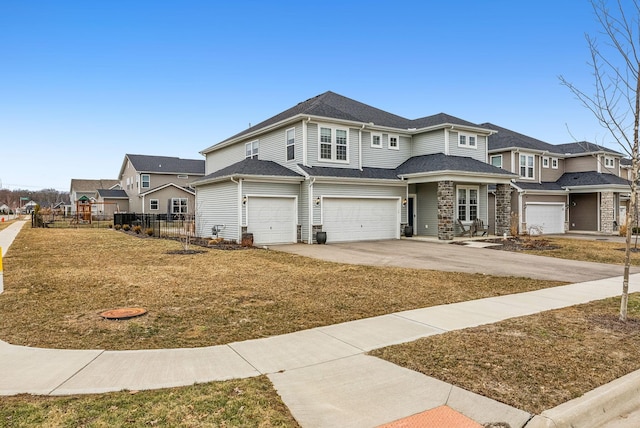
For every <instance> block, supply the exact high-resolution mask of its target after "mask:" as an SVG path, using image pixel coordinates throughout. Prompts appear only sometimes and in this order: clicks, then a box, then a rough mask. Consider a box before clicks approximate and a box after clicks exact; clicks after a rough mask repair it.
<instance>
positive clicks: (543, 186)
mask: <svg viewBox="0 0 640 428" xmlns="http://www.w3.org/2000/svg"><path fill="white" fill-rule="evenodd" d="M515 185H516V186H518V187H519V188H521V189H522V190H546V191H549V190H558V191H564V189H563V188H562V186H561V185H560V184H558V182H557V181H543V182H542V183H527V182H524V181H518V182H516V183H515Z"/></svg>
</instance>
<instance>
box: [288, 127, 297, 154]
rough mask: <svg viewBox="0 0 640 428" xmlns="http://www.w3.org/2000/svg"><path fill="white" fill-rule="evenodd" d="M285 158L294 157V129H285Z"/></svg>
mask: <svg viewBox="0 0 640 428" xmlns="http://www.w3.org/2000/svg"><path fill="white" fill-rule="evenodd" d="M286 138H287V160H288V161H290V160H294V159H295V158H296V129H295V128H291V129H287V137H286Z"/></svg>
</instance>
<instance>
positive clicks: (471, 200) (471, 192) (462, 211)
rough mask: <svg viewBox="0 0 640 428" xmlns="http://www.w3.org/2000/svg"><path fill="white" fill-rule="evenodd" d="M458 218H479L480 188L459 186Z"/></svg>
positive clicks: (463, 219) (465, 219)
mask: <svg viewBox="0 0 640 428" xmlns="http://www.w3.org/2000/svg"><path fill="white" fill-rule="evenodd" d="M457 205H458V220H460V221H473V220H475V219H476V218H478V188H477V187H464V186H458V200H457Z"/></svg>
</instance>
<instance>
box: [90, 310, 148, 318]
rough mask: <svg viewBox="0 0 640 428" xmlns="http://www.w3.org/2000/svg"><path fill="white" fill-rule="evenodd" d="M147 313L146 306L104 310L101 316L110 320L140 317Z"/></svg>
mask: <svg viewBox="0 0 640 428" xmlns="http://www.w3.org/2000/svg"><path fill="white" fill-rule="evenodd" d="M146 313H147V310H146V309H144V308H118V309H111V310H109V311H105V312H102V313H101V314H100V316H101V317H102V318H106V319H108V320H126V319H128V318H134V317H139V316H140V315H144V314H146Z"/></svg>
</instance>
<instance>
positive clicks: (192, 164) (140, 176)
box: [118, 154, 204, 215]
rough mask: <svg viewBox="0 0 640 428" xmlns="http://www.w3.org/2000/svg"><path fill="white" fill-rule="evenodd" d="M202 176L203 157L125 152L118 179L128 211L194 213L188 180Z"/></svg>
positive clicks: (193, 191)
mask: <svg viewBox="0 0 640 428" xmlns="http://www.w3.org/2000/svg"><path fill="white" fill-rule="evenodd" d="M203 176H204V159H202V160H198V159H180V158H177V157H168V156H148V155H136V154H126V155H125V157H124V160H123V162H122V167H121V168H120V174H119V175H118V182H119V183H120V186H121V188H122V190H123V192H124V193H125V194H126V195H127V199H128V202H129V212H134V213H142V214H173V215H180V214H194V213H195V190H194V189H193V188H192V187H191V186H190V183H191V182H193V181H195V180H197V179H199V178H202V177H203Z"/></svg>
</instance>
